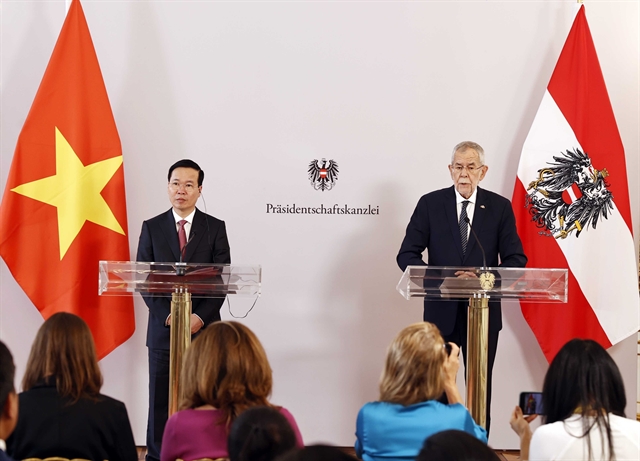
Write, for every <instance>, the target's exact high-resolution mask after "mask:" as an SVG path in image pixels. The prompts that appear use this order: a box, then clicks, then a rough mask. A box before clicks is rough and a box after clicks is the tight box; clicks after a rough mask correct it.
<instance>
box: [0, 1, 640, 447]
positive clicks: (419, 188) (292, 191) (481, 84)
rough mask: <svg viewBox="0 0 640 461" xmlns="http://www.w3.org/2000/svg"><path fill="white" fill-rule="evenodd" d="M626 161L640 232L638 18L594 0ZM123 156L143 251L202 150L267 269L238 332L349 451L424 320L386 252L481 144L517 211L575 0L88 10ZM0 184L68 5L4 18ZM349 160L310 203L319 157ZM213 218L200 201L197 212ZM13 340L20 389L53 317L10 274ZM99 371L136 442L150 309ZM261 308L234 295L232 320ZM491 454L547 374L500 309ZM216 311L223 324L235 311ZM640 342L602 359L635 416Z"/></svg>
mask: <svg viewBox="0 0 640 461" xmlns="http://www.w3.org/2000/svg"><path fill="white" fill-rule="evenodd" d="M585 3H586V8H587V18H588V21H589V23H590V26H591V31H592V34H593V36H594V40H595V44H596V48H597V50H598V53H599V57H600V62H601V65H602V68H603V72H604V76H605V80H606V82H607V85H608V89H609V93H610V97H611V100H612V104H613V109H614V112H615V114H616V117H617V120H618V125H619V128H620V132H621V135H622V139H623V142H624V145H625V149H626V152H627V166H628V173H629V182H630V193H631V203H632V212H633V223H634V228H635V229H638V224H639V219H640V217H639V214H638V211H639V201H640V200H639V197H638V195H639V181H638V178H639V175H638V168H639V161H638V158H639V155H638V154H639V138H638V126H640V112H639V102H640V95H639V81H640V76H639V73H638V56H640V50H639V49H638V43H639V22H638V17H639V4H638V2H597V3H596V2H589V1H587V2H585ZM83 5H84V9H85V14H86V16H87V21H88V23H89V28H90V30H91V33H92V36H93V40H94V44H95V47H96V51H97V54H98V58H99V60H100V64H101V67H102V72H103V75H104V79H105V83H106V86H107V89H108V92H109V96H110V100H111V104H112V107H113V111H114V115H115V118H116V122H117V124H118V128H119V132H120V136H121V139H122V145H123V151H124V157H125V175H126V185H127V204H128V212H129V226H130V227H129V238H130V245H131V254H132V258H133V257H134V255H135V249H136V246H137V239H138V233H139V229H140V225H141V222H142V220H143V219H145V218H148V217H151V216H153V215H156V214H158V213H160V212H162V211H164V210H166V209H168V207H169V203H168V200H167V198H166V196H165V195H164V191H165V190H166V189H165V187H166V181H165V175H166V170H167V168H168V166H169V165H170V164H171V163H173V162H174V161H175V160H177V159H179V158H183V157H191V158H193V159H194V160H196V161H197V162H199V163H200V165H201V166H202V167H203V169H204V170H205V171H206V173H207V177H206V179H205V184H204V195H205V197H206V200H207V206H206V208H207V210H208V212H210V213H211V214H214V215H215V216H217V217H219V218H221V219H224V220H225V221H226V223H227V227H228V233H229V238H230V243H231V247H232V257H233V261H234V262H235V263H243V262H244V263H261V264H262V265H263V268H264V289H263V292H264V294H263V296H262V298H261V299H260V300H259V302H258V304H257V306H256V308H255V309H254V311H253V312H252V313H251V314H250V315H249V317H248V318H247V319H246V320H245V322H246V324H247V325H249V326H250V327H251V328H253V329H254V330H255V331H256V332H257V334H258V335H259V337H260V338H261V340H262V341H263V343H264V345H265V347H266V349H267V353H268V355H269V358H270V360H271V363H272V366H273V370H274V379H275V386H274V392H273V401H274V402H275V403H278V404H281V405H284V406H286V407H287V408H289V409H290V410H291V411H292V413H293V414H294V415H295V417H296V419H297V420H298V422H299V424H300V427H301V429H302V432H303V435H304V437H305V441H306V442H317V441H328V442H331V443H334V444H338V445H351V444H352V443H353V440H354V437H353V432H354V426H355V416H356V413H357V411H358V409H359V407H360V406H361V405H362V404H363V403H365V402H366V401H370V400H374V399H376V397H377V380H378V376H379V374H380V371H381V366H382V361H383V357H384V353H385V349H386V347H387V345H388V343H389V342H390V341H391V339H392V338H393V337H394V336H395V335H396V334H397V332H398V331H399V330H400V329H401V328H402V327H403V326H405V325H407V324H409V323H412V322H415V321H418V320H420V319H421V315H422V313H421V302H420V301H419V300H413V301H410V302H407V301H404V300H403V299H402V298H401V297H400V295H398V294H397V293H396V292H395V288H394V287H395V284H396V283H397V281H398V279H399V277H400V275H401V273H400V271H399V269H398V268H397V266H396V264H395V255H396V252H397V250H398V248H399V245H400V242H401V240H402V237H403V235H404V228H405V226H406V223H407V222H408V219H409V217H410V215H411V212H412V210H413V207H414V206H415V204H416V202H417V200H418V198H419V197H420V196H421V195H422V194H424V193H426V192H429V191H431V190H434V189H438V188H441V187H446V186H448V185H449V184H450V179H449V178H448V174H447V170H446V165H447V163H448V161H449V155H450V150H451V148H452V147H453V146H454V145H455V144H456V143H457V142H459V141H461V140H465V139H471V140H475V141H477V142H479V143H480V144H481V145H483V146H484V148H485V150H486V151H487V162H488V164H489V166H490V170H489V173H488V176H487V178H486V179H485V180H484V182H483V186H484V187H486V188H488V189H491V190H494V191H496V192H499V193H502V194H503V195H505V196H507V197H510V196H511V193H512V189H513V185H514V180H515V172H516V166H517V162H518V158H519V152H520V149H521V147H522V144H523V142H524V139H525V137H526V135H527V132H528V129H529V127H530V125H531V122H532V120H533V118H534V115H535V112H536V109H537V107H538V103H539V101H540V99H541V97H542V94H543V93H544V89H545V87H546V85H547V83H548V80H549V77H550V75H551V72H552V70H553V67H554V65H555V62H556V59H557V57H558V55H559V53H560V50H561V48H562V45H563V43H564V40H565V38H566V36H567V33H568V31H569V27H570V25H571V21H572V19H573V14H574V10H575V2H573V1H565V2H554V1H548V2H516V1H510V2H507V1H505V2H455V1H451V2H435V1H434V2H415V3H414V2H402V3H401V2H397V3H393V2H340V1H338V2H322V1H319V2H302V1H301V2H207V1H203V2H166V1H163V2H160V1H149V2H135V1H124V2H123V1H116V0H113V1H109V0H102V1H90V0H84V2H83ZM0 6H1V10H0V12H1V21H2V22H1V31H0V34H1V35H0V39H1V42H0V43H1V45H2V48H1V50H0V51H1V55H0V56H1V59H2V66H1V68H0V78H1V83H2V88H1V93H0V95H1V101H0V104H1V106H0V109H1V111H2V118H1V125H0V129H1V137H2V139H1V141H0V167H1V174H0V180H1V181H2V182H1V183H0V187H2V190H4V183H5V181H6V177H7V174H8V169H9V166H10V163H11V158H12V155H13V149H14V148H15V142H16V139H17V136H18V133H19V131H20V129H21V127H22V124H23V122H24V119H25V117H26V114H27V112H28V110H29V107H30V105H31V102H32V100H33V97H34V95H35V92H36V90H37V87H38V85H39V83H40V79H41V78H42V75H43V72H44V69H45V66H46V64H47V62H48V59H49V57H50V53H51V51H52V49H53V46H54V44H55V40H56V38H57V36H58V33H59V31H60V28H61V26H62V21H63V19H64V14H65V6H64V2H63V1H60V2H55V1H50V2H36V1H21V2H8V1H3V2H2V3H1V5H0ZM321 157H325V158H327V159H334V160H335V161H336V162H338V164H339V166H340V175H339V180H338V182H337V185H336V187H335V188H334V189H333V190H332V191H329V192H319V191H315V190H313V188H312V187H311V186H310V184H309V182H308V180H307V177H306V168H307V165H308V163H309V162H310V161H311V160H312V159H315V158H321ZM267 203H272V204H289V205H291V204H294V203H295V204H296V205H298V206H311V205H319V204H321V203H323V204H325V205H329V206H332V205H333V204H334V203H337V204H340V205H344V204H349V205H350V206H367V205H369V204H371V205H374V206H379V209H380V214H379V216H294V215H274V214H267V213H266V204H267ZM200 207H201V208H204V205H203V204H202V203H201V204H200ZM0 282H1V284H2V285H1V291H0V303H1V307H0V335H1V336H2V339H3V340H4V341H6V342H7V343H8V344H9V346H10V348H11V349H12V351H13V352H14V354H15V358H16V361H17V364H18V376H19V377H21V372H22V371H23V370H24V364H25V362H26V358H27V354H28V349H29V346H30V344H31V341H32V339H33V337H34V335H35V331H36V329H37V328H38V326H39V325H40V323H41V322H42V320H41V318H40V316H39V314H38V312H37V311H36V309H35V308H34V307H33V306H32V305H31V304H30V302H29V301H28V299H27V298H26V297H25V295H24V294H23V292H22V291H21V290H20V289H19V287H18V286H17V285H16V283H15V281H14V280H13V278H12V277H11V275H10V273H9V272H8V270H7V268H6V266H5V265H4V263H2V265H1V266H0ZM135 307H136V321H137V330H136V333H135V334H134V336H133V337H132V338H131V339H130V340H129V341H128V342H127V343H126V344H125V345H123V346H122V347H120V348H119V349H117V350H116V351H115V352H114V353H112V354H111V355H110V356H108V357H107V358H106V359H104V360H103V361H102V369H103V371H104V374H105V378H106V384H105V387H104V391H105V393H107V394H110V395H112V396H114V397H116V398H118V399H121V400H124V401H125V402H126V404H127V407H128V409H129V412H130V417H131V421H132V424H133V428H134V433H135V437H136V442H137V443H138V444H140V445H143V444H144V443H145V441H144V431H145V424H146V399H147V390H146V385H147V374H146V373H147V370H146V348H145V346H144V341H145V326H146V315H147V314H146V307H145V306H144V304H143V303H142V301H141V300H140V299H137V300H136V305H135ZM248 307H249V305H247V304H246V302H244V301H237V302H236V301H234V303H233V308H234V311H235V310H237V311H238V312H240V313H241V312H242V311H244V310H245V309H246V308H248ZM504 312H505V313H504V324H505V327H504V330H503V332H502V335H501V337H500V346H499V349H498V356H497V361H496V366H495V370H494V376H495V384H494V398H493V402H494V403H493V408H492V412H493V413H492V414H493V420H492V421H493V424H492V433H491V439H490V443H491V445H492V446H494V447H496V448H515V447H516V446H517V440H516V437H515V435H513V434H512V433H511V431H510V429H509V426H508V418H509V413H510V411H511V410H512V408H513V407H514V406H515V405H516V403H517V398H518V394H519V392H520V391H523V390H536V389H540V387H541V383H542V378H543V376H544V373H545V370H546V362H545V360H544V357H543V355H542V353H541V352H540V349H539V347H538V346H537V343H536V342H535V339H534V338H533V336H532V334H531V332H530V330H529V328H528V327H527V325H526V323H525V322H524V320H523V318H522V315H521V313H520V310H519V307H518V305H508V306H505V309H504ZM223 318H230V316H229V314H228V313H225V312H223ZM635 341H636V338H634V337H632V338H630V339H628V340H626V341H624V342H623V343H621V344H619V345H617V346H615V347H614V348H612V349H611V353H612V354H613V356H614V357H615V359H616V361H617V362H618V364H619V365H620V367H621V368H622V371H623V374H624V378H625V382H626V385H627V388H628V392H627V393H628V400H629V410H628V413H629V415H633V414H634V411H635V405H634V404H633V402H634V400H635V394H636V392H635V389H636V379H637V377H636V367H637V366H636V347H635Z"/></svg>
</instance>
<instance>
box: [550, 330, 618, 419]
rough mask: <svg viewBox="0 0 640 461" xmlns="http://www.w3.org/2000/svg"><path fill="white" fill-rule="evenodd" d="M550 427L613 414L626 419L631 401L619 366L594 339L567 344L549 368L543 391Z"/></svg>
mask: <svg viewBox="0 0 640 461" xmlns="http://www.w3.org/2000/svg"><path fill="white" fill-rule="evenodd" d="M542 404H543V406H544V411H545V415H544V419H545V422H546V423H554V422H556V421H564V420H565V419H567V418H569V417H570V416H571V415H573V414H574V413H576V412H578V413H581V414H582V415H583V416H589V415H605V414H606V413H613V414H615V415H618V416H624V407H625V406H626V404H627V399H626V396H625V392H624V383H623V381H622V376H621V375H620V370H618V366H617V365H616V363H615V362H614V361H613V359H612V358H611V356H610V355H609V354H608V353H607V351H606V350H604V348H603V347H602V346H601V345H600V344H598V343H597V342H595V341H592V340H590V339H573V340H571V341H569V342H568V343H567V344H565V345H564V346H563V347H562V349H560V351H559V352H558V354H557V355H556V356H555V357H554V359H553V361H552V362H551V364H550V365H549V370H548V371H547V375H546V376H545V378H544V385H543V388H542Z"/></svg>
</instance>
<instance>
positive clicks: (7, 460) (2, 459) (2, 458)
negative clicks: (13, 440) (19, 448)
mask: <svg viewBox="0 0 640 461" xmlns="http://www.w3.org/2000/svg"><path fill="white" fill-rule="evenodd" d="M0 461H15V460H14V459H13V458H12V457H11V456H9V455H8V454H6V453H5V452H4V451H3V450H0Z"/></svg>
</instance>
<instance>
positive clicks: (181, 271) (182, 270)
mask: <svg viewBox="0 0 640 461" xmlns="http://www.w3.org/2000/svg"><path fill="white" fill-rule="evenodd" d="M190 234H191V235H189V239H188V240H187V243H185V244H184V246H183V247H182V248H180V261H179V262H178V263H176V275H180V276H182V275H185V274H186V273H187V268H186V264H187V263H185V262H183V261H182V260H183V259H184V254H185V250H186V249H187V245H189V242H191V240H192V239H193V237H195V235H196V232H195V231H194V230H192V231H191V233H190Z"/></svg>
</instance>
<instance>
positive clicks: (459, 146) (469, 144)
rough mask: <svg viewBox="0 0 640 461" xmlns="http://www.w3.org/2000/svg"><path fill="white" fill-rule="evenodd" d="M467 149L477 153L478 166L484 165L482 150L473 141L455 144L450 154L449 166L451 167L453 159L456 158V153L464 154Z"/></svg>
mask: <svg viewBox="0 0 640 461" xmlns="http://www.w3.org/2000/svg"><path fill="white" fill-rule="evenodd" d="M467 149H473V150H475V151H476V152H477V153H478V157H480V164H481V165H484V149H483V148H482V146H481V145H480V144H478V143H477V142H473V141H462V142H461V143H459V144H456V147H454V148H453V152H452V153H451V164H452V165H453V158H454V157H455V156H456V152H458V151H461V152H464V151H466V150H467Z"/></svg>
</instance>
